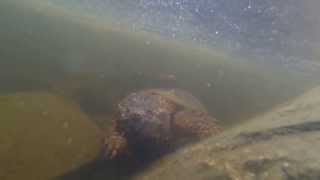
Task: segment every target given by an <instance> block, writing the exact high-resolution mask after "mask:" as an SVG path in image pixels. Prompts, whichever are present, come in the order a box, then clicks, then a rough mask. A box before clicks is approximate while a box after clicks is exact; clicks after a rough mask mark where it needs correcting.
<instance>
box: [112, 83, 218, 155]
mask: <svg viewBox="0 0 320 180" xmlns="http://www.w3.org/2000/svg"><path fill="white" fill-rule="evenodd" d="M219 132H221V128H220V127H219V126H218V125H217V123H216V120H215V119H214V118H213V117H211V116H210V115H209V114H208V113H207V112H206V110H205V108H204V107H203V105H202V104H201V103H200V102H199V101H198V100H197V99H196V98H195V97H193V96H192V95H191V94H190V93H188V92H186V91H183V90H178V89H149V90H143V91H139V92H135V93H131V94H129V95H128V96H127V97H125V98H124V99H123V100H122V101H120V103H119V104H118V115H117V118H116V120H115V121H114V127H113V133H112V135H110V136H109V137H108V138H107V139H106V149H107V156H108V157H109V158H114V157H116V156H118V155H119V154H122V153H123V152H131V153H132V152H137V153H142V154H143V155H146V154H161V153H164V152H167V151H168V150H172V149H174V148H175V147H177V146H179V145H182V144H185V143H187V142H190V141H194V140H199V139H201V138H205V137H208V136H210V135H213V134H217V133H219Z"/></svg>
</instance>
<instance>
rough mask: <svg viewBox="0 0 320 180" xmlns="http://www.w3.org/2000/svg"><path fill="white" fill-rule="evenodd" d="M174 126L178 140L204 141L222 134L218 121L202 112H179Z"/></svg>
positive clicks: (174, 120) (175, 117)
mask: <svg viewBox="0 0 320 180" xmlns="http://www.w3.org/2000/svg"><path fill="white" fill-rule="evenodd" d="M173 125H174V127H175V133H176V135H177V136H178V138H180V137H181V138H187V139H203V138H207V137H209V136H211V135H216V134H219V133H221V132H222V128H221V127H220V126H219V125H218V124H217V120H216V119H215V118H213V117H211V116H210V115H209V114H208V113H206V112H202V111H195V110H185V111H180V112H177V113H176V114H175V116H174V119H173Z"/></svg>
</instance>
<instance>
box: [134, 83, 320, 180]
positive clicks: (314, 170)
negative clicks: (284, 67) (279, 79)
mask: <svg viewBox="0 0 320 180" xmlns="http://www.w3.org/2000/svg"><path fill="white" fill-rule="evenodd" d="M319 137H320V87H318V88H314V89H312V90H310V91H309V92H306V93H305V94H304V95H302V96H300V97H298V98H296V99H294V100H292V101H290V102H287V103H285V104H282V105H280V106H278V107H276V108H274V110H272V111H270V112H268V113H265V114H263V115H261V116H258V117H256V118H253V119H252V120H250V121H248V122H246V123H245V124H242V125H239V126H236V127H233V128H231V129H229V130H226V132H225V133H223V134H222V135H221V136H218V137H212V138H209V139H208V140H206V141H203V142H201V143H198V144H194V145H191V146H189V147H186V148H184V149H181V150H179V151H178V152H176V153H175V154H172V155H169V156H167V157H164V158H163V159H161V160H159V161H158V162H156V163H155V164H153V165H152V166H151V168H149V169H147V170H145V171H144V172H142V173H141V174H139V175H137V176H136V177H135V178H134V179H137V180H138V179H139V180H141V179H142V180H149V179H150V180H151V179H152V180H164V179H165V180H176V179H177V180H178V179H188V180H209V179H210V180H215V179H219V180H221V179H234V180H242V179H244V180H255V179H266V180H267V179H268V180H286V179H297V180H298V179H299V180H300V179H320V156H319V152H320V138H319Z"/></svg>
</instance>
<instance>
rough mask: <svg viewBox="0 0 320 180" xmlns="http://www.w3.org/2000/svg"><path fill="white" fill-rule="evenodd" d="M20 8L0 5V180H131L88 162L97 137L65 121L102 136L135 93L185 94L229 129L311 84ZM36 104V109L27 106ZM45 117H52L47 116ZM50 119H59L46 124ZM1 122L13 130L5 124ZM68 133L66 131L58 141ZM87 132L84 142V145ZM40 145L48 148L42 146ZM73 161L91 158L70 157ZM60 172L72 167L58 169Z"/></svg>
mask: <svg viewBox="0 0 320 180" xmlns="http://www.w3.org/2000/svg"><path fill="white" fill-rule="evenodd" d="M24 3H26V2H22V3H21V4H19V3H18V2H14V1H6V0H4V1H1V2H0V15H1V16H0V27H1V28H0V40H1V44H0V95H1V96H0V105H1V106H3V107H1V108H0V109H1V110H0V112H1V111H4V112H2V113H0V126H3V127H6V128H7V129H6V130H7V131H1V132H0V149H1V148H2V149H3V151H1V150H0V158H4V157H10V159H6V160H5V161H2V160H1V159H0V169H1V170H0V179H5V180H11V179H12V180H15V179H21V176H19V174H21V175H23V176H22V177H24V178H25V179H32V178H38V179H43V178H53V177H59V178H60V177H61V179H65V180H69V179H81V178H82V179H118V178H120V177H122V178H124V179H127V177H126V176H127V175H131V174H134V173H136V171H137V170H136V169H135V168H133V167H135V166H137V162H133V161H129V160H127V159H123V160H119V161H110V162H109V161H107V162H106V161H101V160H96V159H95V158H92V157H91V156H92V155H88V154H86V152H87V151H85V150H83V149H90V147H93V146H94V147H95V148H93V149H99V146H100V145H99V143H97V144H94V143H93V144H90V143H88V141H90V142H92V140H94V139H95V138H93V136H95V134H99V133H101V132H100V130H97V132H94V131H95V130H92V129H91V130H88V129H87V126H85V125H84V126H79V127H73V126H72V123H75V124H78V123H77V121H76V120H74V118H76V119H82V118H77V117H78V116H81V117H84V118H83V119H85V120H83V121H90V123H92V124H91V125H90V126H97V128H100V129H101V128H102V129H103V130H102V131H104V130H106V129H108V127H109V126H110V122H111V119H112V118H113V116H114V109H115V106H116V104H117V102H118V101H119V100H120V99H121V98H123V97H124V96H126V95H127V94H128V93H130V92H133V91H137V90H141V89H146V88H180V89H184V90H187V91H189V92H191V93H192V94H193V95H194V96H195V97H197V98H199V99H200V101H201V102H202V103H203V104H204V106H205V107H207V109H208V111H209V112H210V114H212V115H213V116H214V117H216V118H217V119H218V120H219V121H220V122H221V125H222V126H224V127H225V128H228V127H230V126H233V125H235V124H238V123H240V122H242V121H244V120H245V119H248V118H250V117H253V116H255V115H256V114H257V113H261V112H265V111H267V110H268V109H270V108H271V107H273V106H275V105H277V104H279V103H282V102H284V101H285V100H287V99H289V98H292V97H294V96H296V95H299V94H301V93H302V92H304V90H305V89H308V88H310V87H312V86H313V85H315V84H316V83H315V82H314V81H313V80H311V79H310V78H309V77H305V76H302V75H301V74H295V73H292V72H287V71H284V70H283V69H280V68H276V67H271V66H259V65H257V64H252V63H249V61H234V60H233V58H234V57H231V56H229V55H227V54H224V53H222V52H219V53H218V52H212V51H211V50H209V49H205V48H198V47H195V46H194V45H190V46H188V45H185V44H179V43H178V42H172V41H169V40H165V39H161V38H160V37H158V36H153V35H150V34H146V33H129V32H126V31H125V30H120V29H118V28H116V27H111V25H108V24H98V23H97V22H95V21H94V20H91V19H90V18H87V19H86V18H81V17H77V16H75V15H73V14H71V13H67V12H65V11H63V10H61V9H57V8H53V7H52V8H50V6H45V5H43V6H39V7H36V6H34V5H30V6H29V5H24ZM30 4H32V3H30ZM306 79H308V80H306ZM40 92H41V93H40ZM17 93H18V94H17ZM19 93H22V94H24V95H21V94H19ZM37 93H39V94H37ZM42 93H48V94H49V95H48V96H44V95H43V94H42ZM51 96H53V97H51ZM38 97H43V99H39V98H38ZM19 98H20V99H19ZM60 98H61V99H62V100H57V99H60ZM37 103H39V104H40V105H39V107H37V106H36V105H32V104H37ZM65 103H66V104H68V107H69V105H70V104H71V105H70V106H75V109H74V108H73V107H70V109H71V110H70V111H68V110H69V109H68V108H64V110H66V112H64V111H63V110H61V106H63V107H64V104H65ZM41 104H42V105H43V106H42V105H41ZM8 105H9V106H8ZM21 106H22V107H21ZM46 108H50V109H46ZM19 113H21V116H19ZM39 113H40V115H39ZM47 113H49V114H50V113H53V114H55V116H54V117H50V118H48V117H47V116H46V114H47ZM2 114H7V115H6V116H4V115H2ZM14 114H15V115H14ZM41 114H42V115H43V116H41ZM59 115H61V116H59ZM37 119H43V120H44V121H46V123H44V124H41V123H40V122H39V121H38V120H37ZM54 119H62V120H61V122H60V121H59V122H57V123H58V125H57V124H54V123H53V124H52V125H50V123H52V122H55V120H54ZM68 119H70V120H68ZM71 119H72V120H71ZM8 121H10V122H16V124H10V125H8V126H6V125H5V124H9V122H8ZM20 121H21V122H24V123H26V122H28V121H29V122H30V123H26V124H27V125H26V124H24V123H21V122H20ZM73 121H74V122H73ZM2 123H3V124H2ZM59 123H60V125H59ZM79 123H80V120H79ZM83 123H86V122H83ZM69 126H70V127H73V128H74V129H70V131H73V132H74V133H73V132H72V133H71V132H66V135H65V136H62V134H63V133H62V131H63V130H64V129H69ZM10 128H11V129H10ZM46 128H48V130H47V131H46ZM93 129H94V128H93ZM0 130H1V128H0ZM43 131H45V132H47V133H45V132H43ZM98 131H99V132H98ZM1 133H6V134H4V135H3V134H1ZM37 134H39V136H37ZM85 134H89V135H90V138H92V139H87V141H83V142H82V141H81V138H83V137H82V136H84V135H85ZM24 138H25V139H24ZM77 138H78V139H77ZM79 138H80V140H79ZM97 138H98V135H97ZM35 139H36V140H35ZM61 139H62V140H65V142H64V143H65V144H63V143H62V144H61V143H60V141H61ZM46 141H50V142H52V143H48V142H47V143H43V142H46ZM3 142H4V143H3ZM83 144H85V145H83ZM30 146H32V147H30ZM44 146H47V147H48V148H49V149H50V150H52V151H53V152H51V151H50V150H48V149H46V148H44ZM72 147H73V148H72ZM15 148H20V150H19V151H15V150H14V149H15ZM54 148H56V150H54ZM77 149H78V150H79V152H80V154H79V155H77V154H78V153H79V152H77ZM20 151H24V153H22V152H20ZM25 151H30V152H25ZM31 151H32V152H31ZM37 151H39V152H37ZM37 153H39V156H37ZM67 153H69V154H70V155H68V154H67ZM81 153H82V154H81ZM91 153H92V152H91ZM75 154H76V156H79V157H80V156H81V157H82V156H83V157H84V156H90V158H87V159H86V158H85V159H86V160H79V159H77V158H78V157H77V158H76V159H77V161H76V160H75V159H73V158H68V157H72V156H74V155H75ZM89 154H90V153H89ZM93 154H94V153H93ZM56 156H58V157H60V159H59V158H56ZM37 157H38V158H37ZM40 157H46V159H41V158H40ZM50 157H51V158H50ZM39 158H40V159H39ZM80 159H81V158H80ZM43 161H46V163H44V162H43ZM51 161H52V162H51ZM4 162H5V163H4ZM70 162H71V164H70ZM62 164H64V165H66V164H70V165H66V166H68V167H66V168H65V169H62V168H60V167H62ZM138 164H139V163H138ZM33 166H34V167H33ZM143 166H145V165H143ZM57 169H61V170H57ZM37 170H39V171H37ZM61 172H63V173H62V174H59V173H61ZM37 173H39V174H38V175H35V174H37ZM29 175H30V178H29V177H28V176H29Z"/></svg>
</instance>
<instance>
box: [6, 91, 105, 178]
mask: <svg viewBox="0 0 320 180" xmlns="http://www.w3.org/2000/svg"><path fill="white" fill-rule="evenodd" d="M0 114H1V121H0V167H1V168H0V179H1V180H17V179H39V180H40V179H41V180H42V179H43V180H45V179H52V178H53V177H56V176H60V175H63V174H64V173H67V172H69V171H71V170H74V169H76V168H78V167H79V166H82V165H84V164H85V163H88V162H90V161H92V160H94V159H95V158H96V157H97V155H98V154H99V151H100V148H101V146H100V145H101V138H100V136H101V134H100V132H99V129H98V128H97V127H96V126H95V124H94V123H92V122H91V121H90V120H89V118H88V117H87V116H86V115H85V114H84V113H82V112H81V111H80V108H79V107H77V106H76V105H75V104H72V103H70V102H68V101H66V100H65V99H63V98H61V97H59V96H55V95H52V94H49V93H17V94H12V95H7V96H0Z"/></svg>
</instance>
